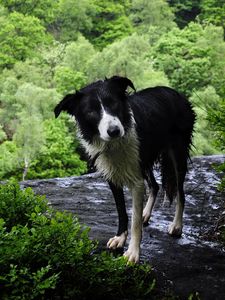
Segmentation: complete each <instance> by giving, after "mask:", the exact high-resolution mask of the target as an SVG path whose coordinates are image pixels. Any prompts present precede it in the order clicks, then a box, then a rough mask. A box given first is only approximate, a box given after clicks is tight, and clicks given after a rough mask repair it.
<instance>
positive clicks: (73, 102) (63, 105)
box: [54, 92, 83, 118]
mask: <svg viewBox="0 0 225 300" xmlns="http://www.w3.org/2000/svg"><path fill="white" fill-rule="evenodd" d="M82 96H83V94H82V93H80V92H76V94H68V95H66V96H65V97H64V98H63V100H62V101H61V102H59V104H57V105H56V107H55V109H54V113H55V117H56V118H57V117H58V116H59V115H60V113H61V111H62V110H63V111H66V112H67V113H68V114H70V115H74V112H75V109H76V106H77V102H78V101H79V100H80V99H81V98H82Z"/></svg>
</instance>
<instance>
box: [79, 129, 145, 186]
mask: <svg viewBox="0 0 225 300" xmlns="http://www.w3.org/2000/svg"><path fill="white" fill-rule="evenodd" d="M83 145H84V146H85V148H86V151H87V152H88V154H89V155H90V157H91V158H94V157H95V156H96V155H97V159H96V161H95V166H96V168H97V170H98V171H99V172H100V173H101V174H102V175H103V176H104V177H105V179H106V180H110V181H112V182H113V183H114V184H115V185H117V186H123V185H126V186H133V185H135V183H136V182H137V181H139V180H140V178H141V170H140V163H139V142H138V138H137V136H136V131H135V130H132V131H131V132H129V133H128V134H127V135H126V136H125V137H123V138H121V139H117V140H114V141H111V142H108V143H101V142H100V143H94V144H86V145H85V144H84V143H83Z"/></svg>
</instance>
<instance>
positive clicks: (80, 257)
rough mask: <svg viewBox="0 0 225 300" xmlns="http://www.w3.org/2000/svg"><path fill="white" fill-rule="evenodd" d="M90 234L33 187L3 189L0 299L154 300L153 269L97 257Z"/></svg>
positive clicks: (0, 202)
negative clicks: (37, 194) (33, 190)
mask: <svg viewBox="0 0 225 300" xmlns="http://www.w3.org/2000/svg"><path fill="white" fill-rule="evenodd" d="M88 231H89V229H88V228H87V227H86V226H84V225H81V224H80V223H79V222H78V219H77V218H76V217H74V216H72V215H71V214H69V213H65V212H57V211H54V210H53V209H52V208H50V207H48V205H47V202H46V200H45V199H44V198H43V197H40V196H36V195H34V193H33V192H32V190H31V189H30V188H28V189H26V190H23V191H22V190H21V189H20V187H19V185H18V184H16V183H8V184H6V185H2V186H0V298H1V299H23V300H28V299H29V300H30V299H39V300H40V299H43V300H44V299H45V300H46V299H58V298H59V297H60V299H103V298H108V299H118V298H119V299H122V298H129V299H130V298H132V299H137V298H138V299H144V298H145V297H148V299H149V295H151V294H152V289H153V288H154V283H155V281H154V279H153V278H152V273H151V268H150V267H149V266H147V265H133V264H130V265H127V261H126V259H125V258H123V257H119V258H114V257H112V255H110V254H108V253H105V252H103V253H100V254H99V253H97V251H96V246H97V244H96V243H95V242H93V241H91V240H90V239H89V238H88Z"/></svg>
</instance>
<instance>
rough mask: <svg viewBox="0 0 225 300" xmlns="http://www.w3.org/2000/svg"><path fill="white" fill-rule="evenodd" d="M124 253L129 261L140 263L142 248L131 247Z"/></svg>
mask: <svg viewBox="0 0 225 300" xmlns="http://www.w3.org/2000/svg"><path fill="white" fill-rule="evenodd" d="M123 255H124V256H125V257H126V258H127V260H128V263H138V262H139V259H140V249H139V248H134V247H129V248H128V250H127V251H126V252H125V253H124V254H123Z"/></svg>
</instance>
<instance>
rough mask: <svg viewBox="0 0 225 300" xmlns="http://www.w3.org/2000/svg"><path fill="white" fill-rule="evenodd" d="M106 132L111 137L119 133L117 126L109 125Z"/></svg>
mask: <svg viewBox="0 0 225 300" xmlns="http://www.w3.org/2000/svg"><path fill="white" fill-rule="evenodd" d="M107 133H108V135H109V136H110V137H111V138H115V137H118V136H119V135H120V129H119V127H118V126H110V127H109V129H108V130H107Z"/></svg>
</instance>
